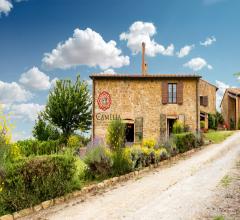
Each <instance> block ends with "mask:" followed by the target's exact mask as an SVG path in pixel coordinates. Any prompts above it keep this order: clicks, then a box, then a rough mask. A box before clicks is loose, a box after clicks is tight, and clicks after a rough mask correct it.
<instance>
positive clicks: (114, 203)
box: [24, 132, 240, 220]
mask: <svg viewBox="0 0 240 220" xmlns="http://www.w3.org/2000/svg"><path fill="white" fill-rule="evenodd" d="M239 155H240V132H236V133H235V134H233V135H232V136H231V137H229V138H228V139H227V140H225V141H224V142H223V143H221V144H213V145H209V146H207V147H205V148H204V149H203V150H201V151H199V152H197V153H195V154H194V155H192V156H191V157H188V158H186V159H185V160H181V161H178V162H177V163H176V164H172V165H171V166H169V167H163V168H158V169H155V170H154V171H152V172H149V173H148V174H146V175H144V176H143V177H142V178H138V179H136V180H130V181H128V182H126V183H124V184H122V185H120V186H118V187H116V188H115V189H111V190H109V191H107V192H104V193H103V194H101V195H96V196H92V197H90V198H88V199H87V200H86V201H85V202H80V201H79V200H78V199H75V200H73V201H71V202H69V203H66V204H62V205H59V206H55V207H52V208H50V209H48V210H44V211H42V212H39V213H37V214H34V215H33V216H30V217H28V218H24V219H51V220H59V219H68V220H75V219H76V220H77V219H84V220H85V219H86V220H87V219H98V220H100V219H104V220H105V219H109V220H110V219H111V220H112V219H151V220H152V219H166V220H172V219H173V220H174V219H184V220H187V219H191V220H192V219H194V218H195V217H196V216H197V215H198V213H200V212H201V211H202V210H204V209H205V208H206V207H207V206H208V204H210V201H211V199H212V196H213V193H214V192H213V191H214V189H215V187H216V186H217V185H218V184H219V182H220V180H221V179H222V177H223V176H224V175H225V174H226V173H227V172H228V171H229V170H230V169H231V168H232V167H233V166H234V165H235V162H236V159H237V157H238V156H239Z"/></svg>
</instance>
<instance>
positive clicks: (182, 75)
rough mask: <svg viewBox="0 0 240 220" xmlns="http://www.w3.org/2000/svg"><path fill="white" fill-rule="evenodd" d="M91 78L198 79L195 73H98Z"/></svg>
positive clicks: (198, 76)
mask: <svg viewBox="0 0 240 220" xmlns="http://www.w3.org/2000/svg"><path fill="white" fill-rule="evenodd" d="M90 78H91V79H96V78H97V79H160V78H191V79H199V78H201V76H200V75H196V74H146V75H142V74H105V73H98V74H92V75H90Z"/></svg>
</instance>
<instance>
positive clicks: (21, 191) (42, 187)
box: [0, 155, 76, 212]
mask: <svg viewBox="0 0 240 220" xmlns="http://www.w3.org/2000/svg"><path fill="white" fill-rule="evenodd" d="M75 173H76V166H75V159H74V157H72V156H69V155H68V156H67V155H49V156H37V157H32V158H24V159H20V160H18V161H16V162H14V163H11V164H9V165H8V166H7V168H5V170H4V171H3V172H2V175H1V176H2V178H0V183H1V185H2V188H1V191H0V204H1V208H2V209H3V210H4V211H5V212H14V211H17V210H21V209H24V208H27V207H32V206H34V205H36V204H39V203H40V202H42V201H45V200H49V199H53V198H55V197H59V196H62V195H64V194H66V193H68V192H70V191H71V190H72V186H73V185H74V184H73V181H74V174H75ZM3 210H1V211H2V212H3Z"/></svg>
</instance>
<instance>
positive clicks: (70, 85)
mask: <svg viewBox="0 0 240 220" xmlns="http://www.w3.org/2000/svg"><path fill="white" fill-rule="evenodd" d="M91 104H92V103H91V98H90V94H89V90H88V88H87V84H86V82H84V81H81V80H80V76H79V75H78V76H77V80H76V82H72V81H71V80H58V81H57V82H56V86H55V87H54V89H53V90H52V91H51V92H50V94H49V97H48V101H47V104H46V108H45V111H44V118H45V119H46V120H48V121H49V122H50V123H51V124H53V125H54V126H56V127H58V128H60V129H61V130H62V132H63V135H64V138H65V139H66V140H67V138H68V137H69V136H70V135H71V134H73V133H74V131H76V130H81V131H82V132H84V131H87V130H89V128H90V125H91Z"/></svg>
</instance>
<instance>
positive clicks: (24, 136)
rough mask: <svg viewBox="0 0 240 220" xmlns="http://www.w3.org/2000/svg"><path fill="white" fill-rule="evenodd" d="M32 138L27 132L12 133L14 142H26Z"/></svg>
mask: <svg viewBox="0 0 240 220" xmlns="http://www.w3.org/2000/svg"><path fill="white" fill-rule="evenodd" d="M31 137H32V136H31V135H30V134H27V133H26V132H25V131H17V132H16V131H14V130H13V132H12V140H13V141H19V140H25V139H29V138H31Z"/></svg>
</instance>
